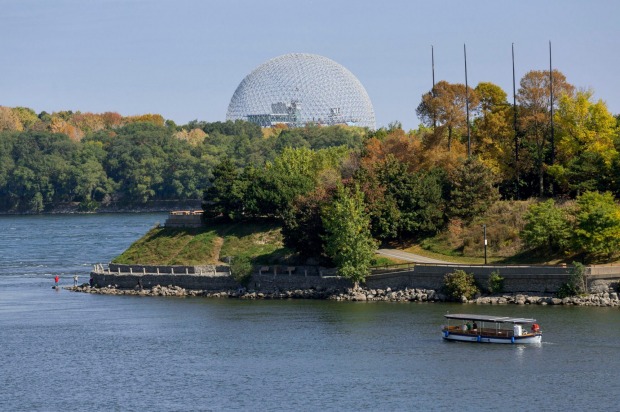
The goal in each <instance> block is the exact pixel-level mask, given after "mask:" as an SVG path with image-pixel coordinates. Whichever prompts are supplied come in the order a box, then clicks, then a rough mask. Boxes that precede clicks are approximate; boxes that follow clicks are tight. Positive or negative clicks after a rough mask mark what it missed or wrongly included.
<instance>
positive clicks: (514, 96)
mask: <svg viewBox="0 0 620 412" xmlns="http://www.w3.org/2000/svg"><path fill="white" fill-rule="evenodd" d="M512 114H513V122H514V132H515V174H516V175H517V176H516V177H517V179H516V180H517V181H516V190H515V195H516V198H517V200H519V197H520V196H519V131H518V129H517V86H516V82H515V44H514V43H512Z"/></svg>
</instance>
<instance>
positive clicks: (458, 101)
mask: <svg viewBox="0 0 620 412" xmlns="http://www.w3.org/2000/svg"><path fill="white" fill-rule="evenodd" d="M467 101H469V106H470V108H473V107H475V106H477V105H478V96H477V94H476V92H475V91H474V90H473V89H472V88H471V87H470V88H468V89H466V88H465V85H464V84H460V83H455V84H452V83H448V82H447V81H445V80H442V81H440V82H438V83H437V84H436V85H435V87H434V88H433V90H431V91H430V92H428V93H426V94H424V95H423V96H422V101H421V102H420V104H419V105H418V107H417V109H416V113H417V115H418V117H419V118H420V120H421V121H422V123H423V124H424V125H425V126H427V127H433V128H434V130H433V134H432V137H434V138H435V141H436V143H437V144H440V143H441V141H442V140H443V138H444V136H445V137H447V143H448V151H450V150H451V149H452V140H453V139H454V138H461V137H463V136H465V134H466V129H467V121H466V120H467V115H466V113H467V110H466V102H467Z"/></svg>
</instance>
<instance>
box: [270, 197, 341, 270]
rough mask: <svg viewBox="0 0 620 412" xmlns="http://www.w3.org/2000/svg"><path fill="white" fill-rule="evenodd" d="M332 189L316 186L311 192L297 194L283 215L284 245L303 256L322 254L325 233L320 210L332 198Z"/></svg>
mask: <svg viewBox="0 0 620 412" xmlns="http://www.w3.org/2000/svg"><path fill="white" fill-rule="evenodd" d="M331 192H332V190H329V189H328V190H326V188H324V187H318V188H317V189H315V190H314V191H313V192H311V193H309V194H307V195H303V196H299V197H297V198H296V199H295V201H294V202H293V205H292V207H291V208H290V209H289V210H287V211H286V213H285V214H284V217H283V224H282V237H283V239H284V245H285V246H286V247H288V248H291V249H293V250H295V251H297V252H298V253H299V254H300V255H301V256H304V257H314V258H316V257H319V256H321V255H322V254H323V239H324V237H325V235H326V233H325V228H324V226H323V220H322V219H321V210H322V209H323V208H325V207H326V206H327V204H329V202H330V201H331V200H332V196H333V193H331Z"/></svg>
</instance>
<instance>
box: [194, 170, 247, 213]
mask: <svg viewBox="0 0 620 412" xmlns="http://www.w3.org/2000/svg"><path fill="white" fill-rule="evenodd" d="M212 174H213V177H212V178H211V179H209V186H208V187H207V189H206V190H205V194H204V199H203V200H204V201H203V209H204V211H205V215H206V216H218V215H220V214H221V215H223V216H225V217H226V218H228V219H234V218H236V217H239V216H240V214H241V212H242V198H243V195H242V194H240V193H238V192H237V190H236V188H237V183H238V181H239V172H238V171H237V168H236V166H235V165H234V164H233V162H232V160H230V159H229V158H225V159H223V160H222V161H221V162H220V163H219V164H218V165H217V166H216V167H215V168H213V171H212Z"/></svg>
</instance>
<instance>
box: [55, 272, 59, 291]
mask: <svg viewBox="0 0 620 412" xmlns="http://www.w3.org/2000/svg"><path fill="white" fill-rule="evenodd" d="M59 280H60V278H59V277H58V275H56V276H55V277H54V287H55V288H56V289H58V281H59Z"/></svg>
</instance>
